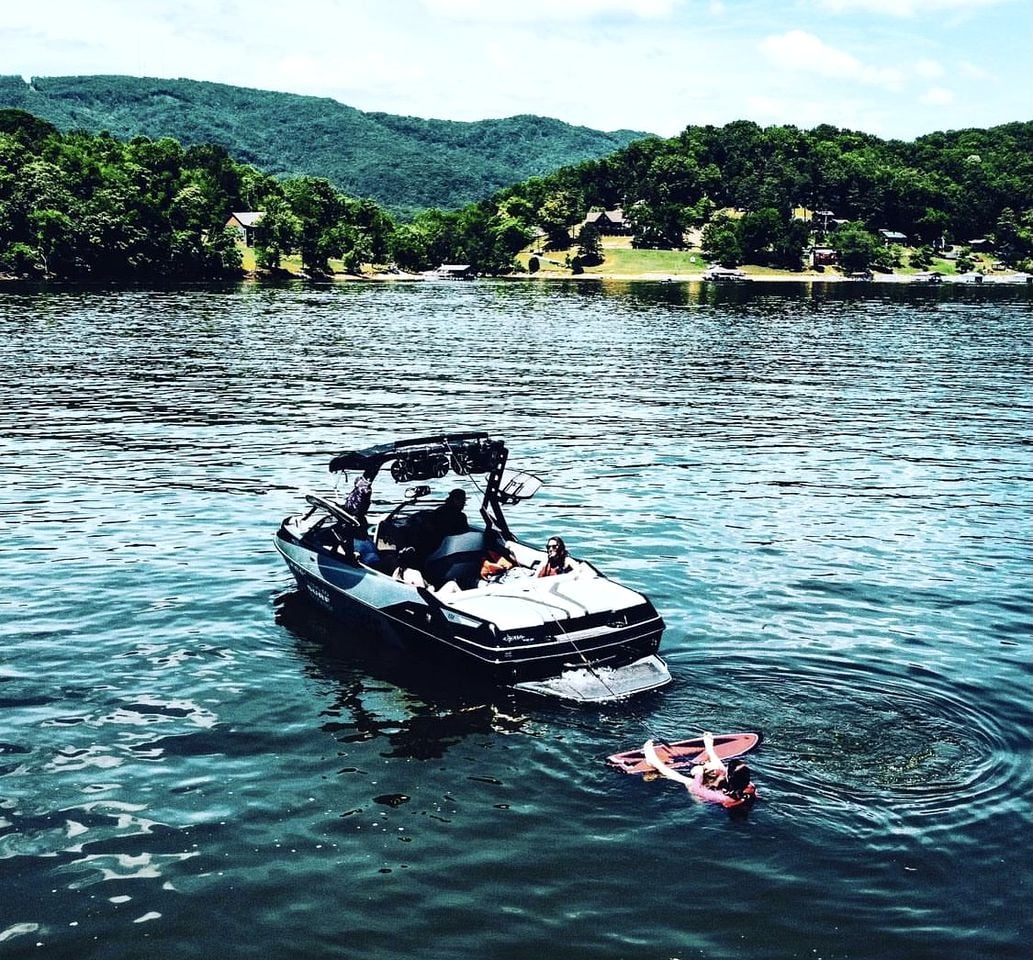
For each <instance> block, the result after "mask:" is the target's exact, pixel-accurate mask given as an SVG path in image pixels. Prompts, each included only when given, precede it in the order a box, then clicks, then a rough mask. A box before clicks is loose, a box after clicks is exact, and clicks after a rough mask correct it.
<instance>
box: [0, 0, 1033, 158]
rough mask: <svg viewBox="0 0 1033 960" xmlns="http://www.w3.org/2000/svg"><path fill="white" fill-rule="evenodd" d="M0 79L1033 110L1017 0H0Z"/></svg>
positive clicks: (537, 100) (1030, 61)
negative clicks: (130, 79) (129, 79)
mask: <svg viewBox="0 0 1033 960" xmlns="http://www.w3.org/2000/svg"><path fill="white" fill-rule="evenodd" d="M0 74H7V75H11V74H14V75H18V74H20V75H21V76H23V77H25V78H26V79H29V78H31V77H54V76H78V75H88V74H122V75H128V76H141V77H144V76H145V77H170V78H174V77H183V78H187V79H191V80H208V81H213V82H217V83H228V84H233V85H236V86H243V87H254V88H257V89H260V90H275V91H281V92H286V93H299V94H310V95H315V96H322V97H330V98H332V99H334V100H337V101H339V102H341V103H344V104H347V105H348V106H352V107H356V108H358V109H359V110H364V111H383V112H385V113H392V114H402V115H407V116H415V117H423V118H435V119H443V120H484V119H493V118H501V117H509V116H514V115H516V114H538V115H540V116H546V117H555V118H556V119H559V120H563V121H566V122H567V123H571V124H576V125H581V126H586V127H591V128H593V129H595V130H606V131H609V130H619V129H627V130H636V131H643V132H648V133H656V134H659V135H660V136H663V137H671V136H675V135H677V134H678V133H679V132H681V131H682V130H683V129H684V128H685V127H686V126H689V125H697V124H715V125H722V124H725V123H730V122H731V121H733V120H753V121H755V122H756V123H758V124H760V125H761V126H768V125H772V124H793V125H795V126H797V127H800V128H802V129H810V128H812V127H814V126H817V125H818V124H820V123H828V124H832V125H833V126H837V127H842V128H848V129H853V130H861V131H864V132H866V133H871V134H875V135H876V136H879V137H883V138H899V139H904V140H912V139H914V138H915V137H917V136H921V135H922V134H925V133H932V132H934V131H937V130H952V129H959V128H963V127H989V126H994V125H996V124H1000V123H1008V122H1011V121H1016V120H1033V3H1031V0H515V2H503V0H289V2H287V0H275V2H272V0H89V2H83V0H35V2H27V3H26V2H21V3H14V2H10V0H9V2H7V3H5V4H4V10H3V16H2V19H0Z"/></svg>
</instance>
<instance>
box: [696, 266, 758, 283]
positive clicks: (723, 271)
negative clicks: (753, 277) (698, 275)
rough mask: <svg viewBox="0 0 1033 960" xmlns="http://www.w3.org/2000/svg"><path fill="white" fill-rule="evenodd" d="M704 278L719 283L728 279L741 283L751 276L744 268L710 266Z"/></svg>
mask: <svg viewBox="0 0 1033 960" xmlns="http://www.w3.org/2000/svg"><path fill="white" fill-rule="evenodd" d="M703 279H704V280H712V281H716V282H718V283H721V282H727V281H731V282H732V283H739V282H742V281H744V280H749V279H750V278H749V277H748V276H747V275H746V274H745V273H743V271H742V270H737V269H735V268H734V267H710V268H709V269H708V270H706V272H704V274H703Z"/></svg>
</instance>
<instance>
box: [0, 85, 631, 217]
mask: <svg viewBox="0 0 1033 960" xmlns="http://www.w3.org/2000/svg"><path fill="white" fill-rule="evenodd" d="M2 107H15V108H18V109H21V110H25V111H28V112H29V113H31V114H33V115H34V116H37V117H41V118H42V119H44V120H48V121H49V122H50V123H52V124H54V125H55V126H56V127H57V128H58V129H59V130H62V131H68V130H76V129H78V130H86V131H89V132H90V133H100V132H103V131H106V132H108V133H110V134H111V135H112V136H115V137H118V138H120V139H128V138H131V137H135V136H145V137H148V138H150V139H159V138H161V137H172V138H174V139H176V140H178V141H179V142H180V143H182V144H183V145H184V146H191V145H194V144H199V143H215V144H219V145H221V146H223V147H225V148H226V150H227V151H228V152H229V153H230V154H231V155H232V156H234V157H236V158H237V159H238V160H241V161H244V162H246V163H250V164H253V165H254V166H256V167H258V168H259V169H261V170H264V171H266V172H268V173H271V174H273V175H275V176H298V175H302V174H308V175H312V176H318V177H325V178H326V179H327V180H329V181H330V182H331V183H332V184H334V186H335V187H336V188H337V189H338V190H340V191H341V192H342V193H345V194H347V195H349V196H353V197H364V198H371V199H373V200H375V201H377V203H379V204H380V205H382V206H384V207H386V208H388V209H390V210H392V211H394V212H397V213H403V214H405V213H411V212H413V211H415V210H420V209H426V208H430V207H438V208H441V209H457V208H459V207H462V206H464V205H466V204H468V203H471V202H474V201H477V200H481V199H483V198H485V197H488V196H490V195H491V194H493V193H495V192H496V191H497V190H499V189H501V188H503V187H506V186H508V185H509V184H512V183H516V182H518V181H521V180H526V179H527V178H529V177H535V176H541V175H544V174H548V173H551V172H553V171H555V170H557V169H558V168H560V167H563V166H567V165H569V164H576V163H580V162H581V161H584V160H592V159H598V158H601V157H605V156H608V155H609V154H612V153H613V152H615V151H616V150H619V149H621V148H623V147H625V146H627V145H628V144H629V143H631V142H633V141H635V140H639V139H642V138H643V137H648V136H651V134H646V133H641V132H638V131H632V130H618V131H614V132H611V133H604V132H600V131H598V130H591V129H589V128H587V127H575V126H571V125H570V124H566V123H562V122H561V121H559V120H553V119H549V118H547V117H539V116H518V117H509V118H506V119H504V120H478V121H474V122H468V123H467V122H457V121H450V120H424V119H419V118H416V117H401V116H393V115H391V114H386V113H364V112H363V111H361V110H357V109H355V108H354V107H349V106H345V105H344V104H342V103H338V102H337V101H336V100H330V99H327V98H324V97H307V96H298V95H295V94H289V93H274V92H270V91H265V90H251V89H248V88H245V87H234V86H227V85H224V84H218V83H205V82H200V81H196V80H158V79H153V78H145V77H120V76H85V77H34V78H33V79H32V80H31V81H30V82H29V83H26V82H25V81H24V80H23V79H22V78H21V77H12V76H6V77H0V108H2Z"/></svg>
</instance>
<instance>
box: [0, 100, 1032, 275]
mask: <svg viewBox="0 0 1033 960" xmlns="http://www.w3.org/2000/svg"><path fill="white" fill-rule="evenodd" d="M797 206H805V207H807V208H809V209H811V210H817V211H828V213H829V215H830V217H831V219H832V220H833V221H840V222H842V223H843V224H844V225H843V227H842V228H841V232H840V233H839V236H840V238H841V239H840V240H839V242H840V243H841V244H843V242H844V241H843V239H842V238H846V239H847V240H849V244H848V246H849V247H850V250H851V251H852V253H850V254H849V255H850V257H851V258H852V259H851V265H856V266H860V265H863V262H862V261H868V260H870V259H871V258H872V257H874V256H875V255H876V252H877V249H878V247H879V246H880V241H879V240H878V239H877V237H876V236H875V234H876V231H878V230H881V229H888V230H893V231H898V232H900V233H902V234H905V235H907V236H908V237H909V238H911V242H912V243H913V244H914V245H919V244H939V243H941V242H949V243H966V242H968V241H970V240H972V239H975V238H984V237H986V238H988V239H989V240H990V241H992V242H993V243H994V244H995V245H996V250H997V255H998V256H1000V257H1002V258H1007V259H1010V260H1011V261H1012V262H1015V263H1017V264H1018V263H1022V262H1024V261H1026V260H1028V258H1029V257H1030V256H1031V255H1033V123H1014V124H1007V125H1005V126H1001V127H995V128H992V129H988V130H967V131H955V132H951V133H939V134H933V135H930V136H927V137H922V138H920V139H919V140H916V141H914V142H913V143H902V142H898V141H881V140H879V139H878V138H875V137H871V136H867V135H864V134H860V133H854V132H851V131H843V130H838V129H835V128H832V127H818V128H816V129H814V130H812V131H809V132H805V131H800V130H797V129H796V128H793V127H769V128H766V129H762V128H760V127H758V126H757V125H756V124H753V123H749V122H737V123H732V124H728V125H726V126H724V127H720V128H717V127H689V128H687V129H686V130H685V131H684V132H683V133H682V134H681V136H679V137H675V138H672V139H669V140H660V139H647V140H642V141H638V142H636V143H633V144H631V145H630V146H628V147H626V148H625V149H622V150H620V151H618V152H616V153H614V154H613V155H611V156H610V157H607V158H605V159H603V160H598V161H589V162H585V163H581V164H578V165H575V166H568V167H564V168H562V169H560V170H558V171H557V172H555V173H553V174H550V175H548V176H544V177H534V178H531V179H528V180H525V181H523V182H521V183H518V184H514V185H513V186H510V187H507V188H505V189H503V190H501V191H499V192H498V193H496V194H495V195H494V196H493V197H491V198H490V199H488V200H485V201H482V202H480V203H475V204H470V205H468V206H465V207H462V208H461V209H458V210H439V209H431V210H426V211H422V212H420V213H418V214H416V215H415V216H413V217H412V218H411V219H410V220H407V221H405V222H397V221H396V220H394V219H393V218H392V217H391V216H389V215H388V214H387V213H386V212H385V211H384V210H383V209H382V208H381V207H379V206H378V205H377V204H376V203H374V202H373V201H371V200H361V199H355V198H351V197H347V196H344V195H342V194H340V193H339V192H338V191H337V190H335V189H334V188H333V187H332V185H331V184H330V182H329V181H327V180H325V179H322V178H314V177H293V178H288V179H284V180H280V179H276V178H274V177H272V176H270V175H269V174H268V173H264V172H262V171H260V170H258V169H257V168H255V167H253V166H250V165H248V164H245V163H241V162H239V161H237V160H235V159H234V158H232V157H231V156H230V155H229V154H228V153H227V152H226V151H225V150H224V149H222V148H220V147H215V146H191V147H187V148H184V147H183V146H181V145H180V144H179V143H178V142H177V141H175V140H172V139H168V138H166V139H159V140H150V139H147V138H142V137H138V138H133V139H130V140H128V141H121V140H117V139H115V138H113V137H111V136H109V135H106V134H100V135H96V136H94V135H90V134H86V133H83V132H70V133H64V134H62V133H61V132H59V131H58V130H57V129H56V128H55V127H53V126H52V125H50V124H49V123H46V122H44V121H41V120H39V119H38V118H35V117H33V116H31V115H29V114H27V113H25V112H24V111H20V110H6V111H0V270H4V271H5V272H8V273H13V274H17V275H22V276H25V275H47V276H57V277H76V278H84V277H95V278H126V277H134V278H136V277H167V278H188V277H189V278H199V277H220V276H231V275H234V274H236V273H238V272H239V270H240V265H241V258H240V252H239V249H238V247H237V245H236V244H235V243H234V234H233V233H232V232H231V231H228V230H226V229H225V224H226V221H227V219H228V218H229V215H230V213H231V212H233V211H241V210H260V211H263V212H264V217H263V219H262V221H261V224H260V228H259V231H258V234H257V240H256V255H257V259H258V263H259V265H260V266H262V267H266V268H270V269H275V268H276V267H278V266H279V265H280V262H281V259H282V257H283V256H284V255H286V254H288V253H294V252H297V253H300V255H301V258H302V262H303V264H304V266H305V268H306V270H308V271H309V272H310V273H312V274H319V273H324V272H326V271H327V269H328V262H329V261H330V260H337V261H340V262H342V263H343V265H344V269H346V270H349V271H353V272H354V271H358V270H359V269H361V268H362V267H363V266H367V265H370V264H377V265H389V264H396V265H397V266H398V267H399V268H401V269H403V270H424V269H428V268H431V267H434V266H437V265H438V264H440V263H446V262H450V263H466V264H470V265H471V266H472V267H473V268H474V269H475V270H476V271H478V272H480V273H482V274H499V273H506V272H509V271H511V270H512V269H513V267H514V257H515V255H516V253H517V252H518V251H519V250H521V249H522V248H524V247H525V246H526V245H527V244H528V243H529V242H531V241H532V240H534V239H536V240H537V242H539V243H540V244H542V245H543V246H549V247H552V248H553V249H561V250H562V249H570V248H571V246H572V245H574V246H575V247H576V249H575V251H574V258H573V259H574V261H575V262H577V261H579V260H580V261H588V262H590V261H591V260H592V259H593V258H596V259H598V258H599V257H600V256H601V255H602V254H601V251H600V249H599V243H598V237H597V236H593V233H592V231H591V229H589V228H582V227H580V224H582V222H583V221H584V218H585V215H586V213H587V212H588V211H590V210H591V209H593V208H596V209H613V208H615V207H622V208H623V209H624V211H625V216H626V218H627V220H628V222H629V224H630V226H631V229H632V231H633V239H632V242H633V243H634V244H635V245H637V246H642V247H658V248H679V247H682V246H683V245H684V244H685V236H686V233H687V232H688V231H689V230H690V229H692V228H694V227H702V228H703V238H704V252H705V253H706V254H708V255H709V256H710V257H711V258H712V259H715V260H718V261H720V262H723V263H728V264H730V265H731V264H735V263H740V262H767V263H773V264H777V265H780V266H784V267H790V268H792V267H794V266H798V265H799V264H800V261H801V258H802V256H803V252H804V250H805V247H806V246H807V244H808V243H810V242H811V240H812V237H811V228H812V227H813V226H814V225H815V222H814V221H812V223H811V224H810V226H808V225H806V224H802V223H801V222H800V221H799V220H795V219H794V218H793V216H792V211H793V208H794V207H797ZM825 219H829V217H825ZM822 223H823V225H824V220H823V221H822Z"/></svg>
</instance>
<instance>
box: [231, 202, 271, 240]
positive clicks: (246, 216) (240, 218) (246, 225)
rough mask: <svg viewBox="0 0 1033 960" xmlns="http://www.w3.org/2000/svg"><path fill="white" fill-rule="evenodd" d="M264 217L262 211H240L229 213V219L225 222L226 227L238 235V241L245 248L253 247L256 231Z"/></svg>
mask: <svg viewBox="0 0 1033 960" xmlns="http://www.w3.org/2000/svg"><path fill="white" fill-rule="evenodd" d="M264 216H265V211H264V210H242V211H239V212H236V213H231V214H230V218H229V219H228V220H227V221H226V226H227V227H229V228H230V229H231V230H236V231H237V232H238V233H239V234H240V239H241V241H242V242H243V244H244V246H245V247H253V246H254V245H255V232H256V229H257V227H258V224H259V223H260V222H261V220H262V217H264Z"/></svg>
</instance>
